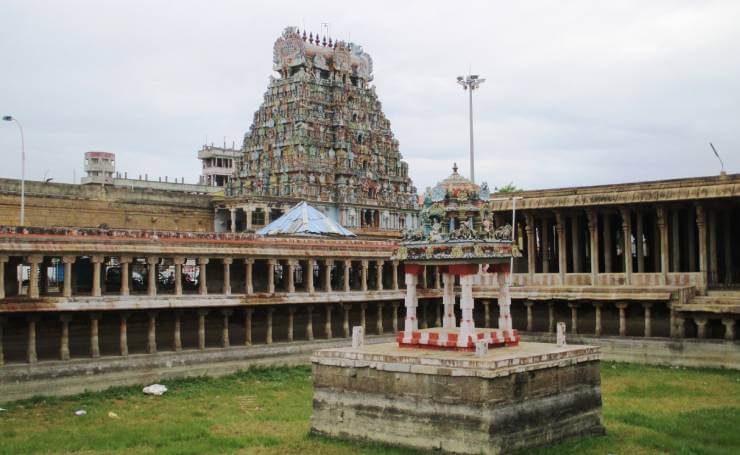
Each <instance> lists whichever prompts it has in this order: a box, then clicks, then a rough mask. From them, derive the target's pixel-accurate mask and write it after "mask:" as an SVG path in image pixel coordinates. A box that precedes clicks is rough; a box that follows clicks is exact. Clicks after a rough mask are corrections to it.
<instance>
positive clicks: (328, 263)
mask: <svg viewBox="0 0 740 455" xmlns="http://www.w3.org/2000/svg"><path fill="white" fill-rule="evenodd" d="M333 264H334V261H333V260H331V259H325V260H324V292H331V291H332V289H331V267H332V265H333Z"/></svg>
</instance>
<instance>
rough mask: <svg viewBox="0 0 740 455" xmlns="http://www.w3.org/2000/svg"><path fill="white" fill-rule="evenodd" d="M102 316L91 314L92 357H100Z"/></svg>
mask: <svg viewBox="0 0 740 455" xmlns="http://www.w3.org/2000/svg"><path fill="white" fill-rule="evenodd" d="M98 321H100V314H98V313H90V357H93V358H97V357H100V338H99V337H98Z"/></svg>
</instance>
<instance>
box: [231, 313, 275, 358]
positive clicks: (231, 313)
mask: <svg viewBox="0 0 740 455" xmlns="http://www.w3.org/2000/svg"><path fill="white" fill-rule="evenodd" d="M233 312H234V310H232V309H228V308H227V309H223V310H221V321H222V323H221V346H222V347H224V348H228V347H229V346H231V342H230V340H229V316H231V314H232V313H233ZM268 330H269V328H268Z"/></svg>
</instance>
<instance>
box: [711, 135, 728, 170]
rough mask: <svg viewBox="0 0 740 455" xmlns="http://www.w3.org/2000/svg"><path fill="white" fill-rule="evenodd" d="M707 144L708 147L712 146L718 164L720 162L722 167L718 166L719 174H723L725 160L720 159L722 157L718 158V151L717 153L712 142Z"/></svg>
mask: <svg viewBox="0 0 740 455" xmlns="http://www.w3.org/2000/svg"><path fill="white" fill-rule="evenodd" d="M709 146H710V147H712V151H713V152H714V156H716V157H717V159H718V160H719V164H720V165H721V166H722V167H721V168H720V171H719V175H725V162H724V161H722V158H720V157H719V153H717V149H716V148H714V144H712V143H711V142H710V143H709Z"/></svg>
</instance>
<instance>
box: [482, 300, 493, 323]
mask: <svg viewBox="0 0 740 455" xmlns="http://www.w3.org/2000/svg"><path fill="white" fill-rule="evenodd" d="M483 324H484V326H485V327H486V328H490V327H491V301H490V300H484V301H483Z"/></svg>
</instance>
